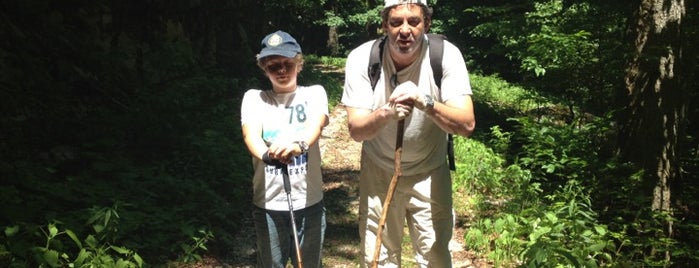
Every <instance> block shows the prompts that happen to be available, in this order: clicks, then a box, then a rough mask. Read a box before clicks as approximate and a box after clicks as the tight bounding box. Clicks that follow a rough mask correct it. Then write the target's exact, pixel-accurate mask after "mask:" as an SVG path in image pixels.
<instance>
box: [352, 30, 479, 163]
mask: <svg viewBox="0 0 699 268" xmlns="http://www.w3.org/2000/svg"><path fill="white" fill-rule="evenodd" d="M373 42H374V41H373V40H372V41H369V42H366V43H364V44H362V45H360V46H359V47H357V48H356V49H354V50H353V51H352V52H350V54H349V56H348V57H347V63H346V65H345V85H344V91H343V94H342V103H343V105H345V106H348V107H352V108H358V109H369V110H372V111H373V110H376V109H378V108H379V107H381V106H383V105H384V104H386V102H387V99H388V97H389V96H390V95H391V92H393V90H394V88H395V85H398V84H400V83H402V82H405V81H408V80H411V81H413V82H415V84H416V85H417V86H418V88H419V89H420V90H421V91H423V93H425V94H431V95H432V96H434V97H435V101H439V102H445V101H447V100H449V99H451V98H454V97H457V96H464V95H471V94H472V91H471V84H470V81H469V78H468V71H467V69H466V63H465V62H464V59H463V55H462V54H461V51H460V50H459V49H458V48H457V47H456V46H454V44H452V43H450V42H448V41H446V40H445V41H444V56H443V59H442V73H443V75H442V88H441V90H440V88H438V87H437V84H436V83H435V81H434V76H433V75H432V67H431V66H430V59H429V48H427V46H424V45H423V47H422V50H421V51H420V53H421V57H422V61H419V62H415V63H414V64H413V65H411V66H409V67H407V68H405V69H403V70H401V71H400V72H398V73H397V74H396V72H395V67H394V65H393V61H392V60H390V56H389V51H388V49H387V48H385V49H384V55H383V57H384V58H383V60H382V63H383V68H382V72H381V76H380V77H379V80H378V82H377V84H376V89H375V90H372V89H371V83H370V79H369V74H368V71H367V70H368V66H369V54H370V52H371V47H372V44H373ZM423 44H427V36H425V42H423ZM394 74H396V76H397V78H398V83H396V84H395V85H392V84H393V83H391V82H387V79H386V77H389V78H391V79H392V77H393V75H394ZM369 100H372V101H369ZM396 131H397V121H391V123H390V124H388V125H387V126H386V127H384V128H383V129H382V130H380V132H379V134H378V135H377V136H376V137H375V138H373V139H371V140H366V141H364V142H363V146H362V150H363V153H362V155H363V156H365V157H364V158H362V161H372V162H375V163H377V164H378V165H379V166H380V167H381V168H384V169H388V170H390V169H393V166H394V160H393V159H394V157H395V149H396ZM446 149H447V140H446V133H445V132H444V131H443V130H442V129H440V128H439V126H437V125H436V124H435V123H434V122H433V121H432V119H430V118H429V117H428V116H427V114H425V113H423V112H422V111H420V110H418V109H414V110H413V112H412V113H411V114H410V116H409V117H408V118H406V120H405V134H404V136H403V148H402V154H401V172H402V174H403V175H415V174H420V173H424V172H427V171H429V170H432V169H434V168H437V167H438V166H440V165H444V164H446V155H447V153H446Z"/></svg>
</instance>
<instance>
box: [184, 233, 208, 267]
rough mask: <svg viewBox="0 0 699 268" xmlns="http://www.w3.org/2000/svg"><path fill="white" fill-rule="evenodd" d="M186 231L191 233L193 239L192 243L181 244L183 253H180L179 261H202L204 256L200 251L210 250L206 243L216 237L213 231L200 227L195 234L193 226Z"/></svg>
mask: <svg viewBox="0 0 699 268" xmlns="http://www.w3.org/2000/svg"><path fill="white" fill-rule="evenodd" d="M184 233H185V234H187V235H189V236H190V237H191V238H192V241H191V242H190V243H182V244H180V247H181V248H182V251H183V254H182V255H180V257H179V259H178V261H180V262H184V263H191V262H195V261H200V260H201V259H202V258H201V255H199V252H206V251H208V250H209V249H208V248H207V247H206V243H208V242H209V241H210V240H211V239H213V238H214V235H213V233H211V231H207V230H205V229H200V230H198V231H197V233H196V234H195V233H194V232H193V229H191V228H186V230H184Z"/></svg>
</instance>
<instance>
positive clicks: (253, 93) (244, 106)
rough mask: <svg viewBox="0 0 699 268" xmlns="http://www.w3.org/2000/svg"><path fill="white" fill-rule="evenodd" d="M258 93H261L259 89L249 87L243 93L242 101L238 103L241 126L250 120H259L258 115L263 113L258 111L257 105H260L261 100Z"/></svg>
mask: <svg viewBox="0 0 699 268" xmlns="http://www.w3.org/2000/svg"><path fill="white" fill-rule="evenodd" d="M260 94H262V91H261V90H257V89H249V90H248V91H246V92H245V95H243V101H242V102H241V104H240V125H241V126H242V125H245V124H249V123H251V122H261V121H260V120H259V118H258V116H260V115H262V114H264V113H262V112H261V111H259V107H262V105H260V102H261V100H262V97H261V96H260Z"/></svg>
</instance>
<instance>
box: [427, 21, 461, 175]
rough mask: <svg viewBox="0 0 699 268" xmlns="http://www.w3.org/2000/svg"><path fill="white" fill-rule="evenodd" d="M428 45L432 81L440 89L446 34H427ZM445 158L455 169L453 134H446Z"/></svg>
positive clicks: (452, 168) (451, 168) (450, 166)
mask: <svg viewBox="0 0 699 268" xmlns="http://www.w3.org/2000/svg"><path fill="white" fill-rule="evenodd" d="M427 38H429V45H430V65H431V67H432V75H433V76H434V82H435V83H437V87H438V88H439V90H440V91H441V90H442V75H443V73H442V59H443V58H444V40H446V39H447V37H446V36H444V35H441V34H427ZM447 160H448V163H449V169H450V170H456V160H455V159H454V135H452V134H451V133H449V134H447Z"/></svg>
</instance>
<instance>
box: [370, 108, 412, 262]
mask: <svg viewBox="0 0 699 268" xmlns="http://www.w3.org/2000/svg"><path fill="white" fill-rule="evenodd" d="M404 128H405V119H401V120H399V121H398V127H397V129H398V132H397V133H396V152H395V158H394V167H395V169H394V171H393V177H392V178H391V184H389V185H388V193H387V194H386V199H385V200H384V201H383V209H381V218H379V226H378V229H377V230H376V244H375V245H374V260H373V261H372V263H371V267H373V268H376V267H378V265H379V255H380V253H381V233H382V232H383V226H384V225H385V224H386V215H388V205H390V204H391V199H393V192H395V191H396V185H397V184H398V177H400V175H401V170H400V156H401V152H402V151H403V130H404Z"/></svg>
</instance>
